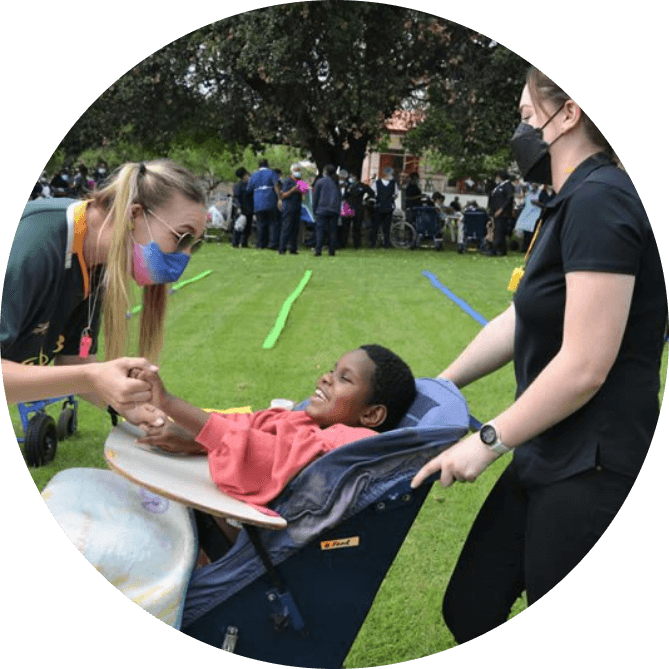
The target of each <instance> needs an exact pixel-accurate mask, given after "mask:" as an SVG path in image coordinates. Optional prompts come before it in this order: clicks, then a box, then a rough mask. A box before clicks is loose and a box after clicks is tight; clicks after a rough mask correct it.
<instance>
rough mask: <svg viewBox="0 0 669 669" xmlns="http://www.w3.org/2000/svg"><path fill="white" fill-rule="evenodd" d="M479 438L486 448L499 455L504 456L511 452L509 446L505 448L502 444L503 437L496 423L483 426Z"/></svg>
mask: <svg viewBox="0 0 669 669" xmlns="http://www.w3.org/2000/svg"><path fill="white" fill-rule="evenodd" d="M479 436H480V437H481V441H482V442H483V443H484V444H485V446H486V447H487V448H489V449H490V450H491V451H493V452H494V453H497V454H498V455H504V454H505V453H508V452H509V451H510V450H511V449H510V448H509V447H508V446H505V445H504V444H503V443H502V436H501V435H500V433H499V431H498V429H497V428H496V427H495V424H494V423H486V424H485V425H483V426H482V427H481V430H480V432H479Z"/></svg>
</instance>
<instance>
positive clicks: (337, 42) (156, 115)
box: [61, 0, 526, 171]
mask: <svg viewBox="0 0 669 669" xmlns="http://www.w3.org/2000/svg"><path fill="white" fill-rule="evenodd" d="M525 68H526V64H525V63H524V62H523V61H522V60H521V59H519V58H518V57H517V56H515V54H513V53H512V52H509V51H508V50H506V49H505V48H504V47H502V46H500V45H496V44H493V43H491V42H490V40H489V39H488V38H486V37H485V36H483V35H480V34H478V33H475V32H473V31H471V30H469V29H467V28H465V27H463V26H460V25H458V24H455V23H450V22H448V21H445V20H443V19H439V18H436V17H433V16H429V15H427V14H424V13H420V12H416V11H414V10H410V9H406V8H402V7H395V6H392V5H383V4H377V3H364V2H346V3H344V2H343V1H342V0H322V1H321V2H305V3H293V4H288V5H278V6H273V7H267V8H264V9H260V10H257V11H253V12H247V13H244V14H238V15H236V16H233V17H230V18H227V19H224V20H222V21H218V22H216V23H213V24H211V25H208V26H205V27H203V28H201V29H199V30H196V31H195V32H193V33H190V34H188V35H186V36H184V37H183V38H181V39H179V40H177V41H175V42H173V43H171V44H169V45H167V46H166V47H164V48H163V49H161V50H159V51H157V52H156V53H154V54H152V55H151V56H149V57H148V58H146V59H145V60H144V61H142V62H141V63H139V64H138V65H137V66H136V67H134V68H132V69H131V70H130V71H129V72H127V73H126V74H125V75H124V76H122V77H121V78H120V79H119V80H118V81H117V82H115V83H114V84H113V85H112V86H110V88H109V89H108V90H107V91H105V93H103V95H102V96H101V97H100V98H99V99H98V100H97V101H96V102H95V103H93V105H92V106H91V107H90V109H89V110H88V111H87V112H86V113H85V114H84V115H83V116H82V117H81V119H80V120H79V121H78V122H77V123H76V124H75V125H74V126H73V128H72V129H71V131H70V132H69V133H68V135H67V136H66V137H65V138H64V140H63V143H62V144H61V148H62V150H63V151H64V152H65V153H66V154H68V155H71V156H74V155H78V154H79V153H81V152H82V151H83V150H85V149H87V148H91V147H94V146H103V145H104V144H106V143H112V144H114V143H116V142H120V141H126V142H136V143H141V144H142V145H144V146H147V147H150V148H151V150H153V151H154V152H156V153H161V152H162V153H167V151H168V148H169V146H170V145H171V144H173V143H174V142H181V143H182V144H183V143H184V142H185V141H188V142H191V143H198V142H203V143H206V142H211V141H212V138H215V140H216V141H217V142H223V143H225V144H226V145H227V146H228V147H229V150H230V151H232V152H234V151H235V150H237V151H240V152H241V148H242V147H246V146H251V147H253V148H256V149H258V150H260V149H261V148H262V147H263V146H264V145H266V144H286V145H289V146H293V147H295V148H298V149H302V150H303V151H304V152H305V153H308V154H310V155H311V157H312V159H313V160H314V161H315V162H316V163H317V164H318V165H319V167H322V166H323V165H324V164H325V163H333V164H335V165H340V166H344V167H347V168H348V169H351V170H354V171H359V170H360V167H361V165H362V160H363V158H364V155H365V152H366V151H367V149H368V147H369V146H370V144H373V143H374V142H376V141H378V140H379V138H380V137H381V136H382V134H383V131H384V121H385V120H386V119H388V118H389V117H390V116H391V115H392V114H393V113H394V112H395V111H396V110H398V109H420V110H422V111H423V112H424V115H425V121H424V123H422V124H421V125H420V126H419V127H418V128H416V130H415V131H414V132H412V133H411V134H410V136H409V138H408V142H409V146H410V148H411V149H412V151H414V152H415V153H418V154H420V153H422V152H424V151H426V150H427V149H433V150H436V151H438V152H441V153H448V154H451V155H455V156H458V157H459V158H463V159H465V160H469V161H471V160H473V159H474V157H476V156H480V155H486V154H491V153H495V152H497V151H499V150H500V148H501V147H502V146H503V145H505V144H506V143H507V142H508V138H509V128H510V127H511V125H512V123H513V116H514V115H515V111H514V109H515V101H516V99H517V97H518V94H519V91H520V86H521V80H522V76H523V74H524V70H525Z"/></svg>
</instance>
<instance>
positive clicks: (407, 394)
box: [360, 344, 416, 432]
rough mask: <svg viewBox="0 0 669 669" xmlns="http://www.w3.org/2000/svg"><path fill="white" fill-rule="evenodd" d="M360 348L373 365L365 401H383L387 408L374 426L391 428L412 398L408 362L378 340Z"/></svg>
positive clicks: (413, 383) (413, 390)
mask: <svg viewBox="0 0 669 669" xmlns="http://www.w3.org/2000/svg"><path fill="white" fill-rule="evenodd" d="M360 348H361V349H362V350H363V351H365V353H367V355H368V356H369V358H370V360H371V361H372V362H373V363H374V365H375V367H376V370H375V372H374V378H373V379H372V394H371V396H370V398H369V400H368V401H367V404H383V405H384V406H385V407H386V409H387V410H388V415H387V416H386V419H385V421H384V422H383V423H381V425H377V426H376V427H375V428H374V429H375V430H376V431H377V432H387V431H388V430H394V429H395V428H396V427H397V424H398V423H399V422H400V420H402V418H403V416H404V414H405V413H406V412H407V411H408V410H409V407H410V406H411V404H412V403H413V401H414V399H416V380H415V379H414V376H413V373H412V372H411V369H410V368H409V365H407V364H406V362H404V360H402V358H400V357H399V356H398V355H396V354H395V353H393V352H392V351H390V350H389V349H387V348H384V347H383V346H379V345H378V344H366V345H364V346H361V347H360Z"/></svg>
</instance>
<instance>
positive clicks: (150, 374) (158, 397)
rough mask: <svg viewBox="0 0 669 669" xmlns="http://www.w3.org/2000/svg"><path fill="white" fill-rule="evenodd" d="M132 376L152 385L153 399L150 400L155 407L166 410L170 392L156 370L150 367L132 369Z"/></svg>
mask: <svg viewBox="0 0 669 669" xmlns="http://www.w3.org/2000/svg"><path fill="white" fill-rule="evenodd" d="M130 376H131V377H132V378H133V379H139V380H140V381H145V382H146V383H148V384H149V386H150V387H151V399H150V400H149V401H150V402H151V404H152V405H153V406H154V407H158V408H159V409H161V410H163V411H164V410H165V406H166V403H167V399H168V397H169V393H168V392H167V390H166V389H165V384H164V383H163V380H162V379H161V378H160V377H159V376H158V374H157V373H156V371H152V370H148V369H140V368H136V369H131V370H130Z"/></svg>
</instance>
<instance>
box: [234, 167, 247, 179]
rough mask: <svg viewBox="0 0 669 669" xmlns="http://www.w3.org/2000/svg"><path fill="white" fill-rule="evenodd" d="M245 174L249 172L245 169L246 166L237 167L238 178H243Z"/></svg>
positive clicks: (236, 174)
mask: <svg viewBox="0 0 669 669" xmlns="http://www.w3.org/2000/svg"><path fill="white" fill-rule="evenodd" d="M245 174H248V172H247V171H246V169H245V168H244V167H239V168H237V170H236V171H235V176H236V177H237V178H238V179H241V178H242V177H243V176H244V175H245Z"/></svg>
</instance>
